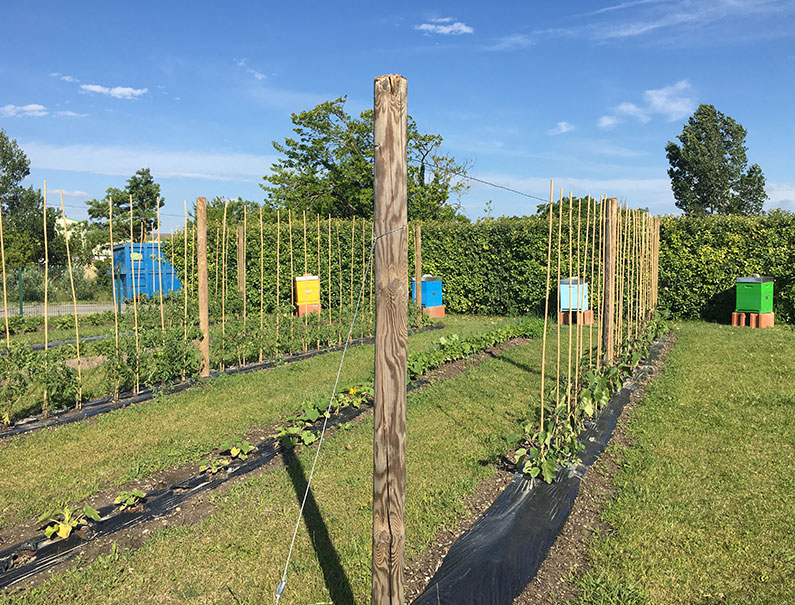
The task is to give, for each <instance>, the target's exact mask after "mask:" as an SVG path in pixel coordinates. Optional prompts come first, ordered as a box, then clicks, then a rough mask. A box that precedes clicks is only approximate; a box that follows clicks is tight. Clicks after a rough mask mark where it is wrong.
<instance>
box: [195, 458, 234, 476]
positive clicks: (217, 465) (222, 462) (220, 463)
mask: <svg viewBox="0 0 795 605" xmlns="http://www.w3.org/2000/svg"><path fill="white" fill-rule="evenodd" d="M227 466H229V460H227V459H226V458H214V459H213V460H207V461H206V462H202V463H201V464H200V465H199V472H200V473H204V472H206V473H207V474H208V475H214V474H215V473H217V472H218V471H222V470H224V469H225V468H226V467H227Z"/></svg>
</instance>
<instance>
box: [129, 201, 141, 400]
mask: <svg viewBox="0 0 795 605" xmlns="http://www.w3.org/2000/svg"><path fill="white" fill-rule="evenodd" d="M141 227H143V223H141ZM134 251H135V221H134V218H133V200H132V195H131V196H130V268H131V269H132V271H131V273H132V285H133V292H132V299H133V321H134V332H135V394H136V395H137V394H138V392H139V390H140V388H141V384H140V382H141V380H140V376H141V374H140V372H141V355H140V353H139V347H140V343H139V341H138V292H137V290H136V286H135V261H134V259H133V252H134ZM140 278H141V276H140V273H139V275H138V280H139V281H138V283H139V284H140V283H141V282H140Z"/></svg>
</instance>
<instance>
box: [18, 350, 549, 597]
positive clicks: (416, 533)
mask: <svg viewBox="0 0 795 605" xmlns="http://www.w3.org/2000/svg"><path fill="white" fill-rule="evenodd" d="M540 357H541V342H540V340H536V341H533V342H531V343H529V344H525V345H520V346H517V347H514V348H512V349H509V350H507V351H504V352H503V353H502V354H501V355H500V356H499V357H497V358H492V359H486V360H485V361H483V362H482V363H481V364H480V365H477V366H475V367H472V368H470V369H468V370H467V371H466V372H464V373H463V374H460V375H458V376H456V377H454V378H451V379H449V380H446V381H442V382H438V383H435V384H433V385H431V386H429V387H427V388H425V389H423V390H421V391H417V392H414V393H411V394H410V395H409V408H408V414H407V416H408V417H407V422H408V444H407V452H408V462H407V464H408V468H407V476H408V490H407V523H406V526H407V558H410V557H412V556H413V555H415V554H417V553H419V552H420V551H421V550H422V549H424V548H425V547H426V546H427V545H428V544H429V543H430V542H431V541H432V539H433V537H434V536H435V534H436V532H437V531H438V530H439V529H440V528H442V527H449V526H452V525H454V524H455V523H456V522H457V520H458V519H459V518H460V517H461V516H463V515H465V514H467V509H466V505H465V504H464V498H465V496H466V495H467V494H468V493H470V492H471V491H472V490H474V489H475V487H476V486H477V485H478V484H479V482H480V481H481V480H483V479H484V478H486V477H488V476H490V475H491V474H493V473H494V472H495V467H494V463H495V461H496V460H497V459H498V457H499V456H500V454H502V453H504V452H505V450H506V449H507V448H508V447H509V443H508V442H507V440H506V435H507V434H509V433H511V432H513V431H515V430H516V426H517V424H518V423H519V422H520V419H519V416H520V415H524V414H525V413H526V411H527V409H528V401H530V400H533V399H535V398H537V392H538V386H539V384H538V382H539V380H540V375H539V373H538V368H539V365H540ZM372 436H373V424H372V416H369V417H368V418H366V419H364V420H363V421H362V422H360V423H356V424H354V425H351V426H349V428H347V429H345V430H341V431H339V432H338V433H337V434H335V435H334V436H333V437H332V438H330V439H328V440H327V441H326V443H325V445H324V449H323V452H322V455H321V459H320V466H319V470H318V472H317V474H316V476H315V479H314V482H313V488H312V498H310V500H309V503H308V507H307V515H306V522H305V523H302V524H301V526H300V531H299V534H298V539H297V542H296V549H295V552H294V555H293V561H292V563H291V566H290V575H289V581H288V586H287V590H286V591H285V594H284V596H283V597H282V600H281V601H280V603H282V604H283V605H288V604H292V603H302V604H306V603H330V602H333V603H335V604H350V603H364V602H368V601H369V584H370V539H371V538H370V535H371V534H370V532H371V523H372V482H371V481H372V438H373V437H372ZM313 455H314V448H308V449H305V450H303V451H301V452H299V453H298V454H297V455H294V456H290V457H288V458H287V460H286V468H285V469H275V470H274V471H273V472H270V473H266V474H264V475H262V476H259V477H254V478H251V479H249V480H247V481H244V482H241V483H238V484H236V485H235V486H233V487H232V488H231V489H230V491H229V492H228V493H226V494H224V495H222V496H216V497H215V498H214V503H215V508H214V511H213V513H212V515H211V516H210V517H209V518H208V519H207V520H205V521H204V522H202V523H200V524H198V525H196V526H190V527H178V528H172V529H165V530H162V531H160V532H158V533H156V534H155V535H154V536H153V537H152V538H151V539H150V540H149V541H147V542H146V543H145V544H144V546H143V547H142V548H140V549H139V550H137V551H125V552H121V553H114V554H111V555H109V556H107V557H105V558H103V559H101V560H97V561H95V562H93V563H92V564H89V565H87V566H85V567H84V568H83V569H82V570H76V571H72V572H69V573H67V574H63V575H60V576H57V577H55V578H53V579H52V580H49V581H48V582H47V583H45V584H44V585H42V586H41V587H39V588H37V589H35V590H33V591H29V592H27V593H24V594H23V595H21V596H19V597H17V598H14V599H9V601H8V602H9V603H66V602H74V601H79V602H81V603H129V602H136V601H137V602H158V603H234V602H238V603H270V602H273V591H274V589H275V587H276V585H277V583H278V581H279V578H280V576H281V573H282V569H283V565H284V561H285V557H286V554H287V549H288V546H289V541H290V536H291V532H292V529H293V526H294V523H295V516H296V514H297V512H298V506H299V504H298V497H299V496H298V495H299V494H302V493H303V486H304V485H305V481H306V475H307V473H308V469H309V467H310V466H311V457H312V456H313ZM232 593H234V595H235V597H234V598H233V597H232Z"/></svg>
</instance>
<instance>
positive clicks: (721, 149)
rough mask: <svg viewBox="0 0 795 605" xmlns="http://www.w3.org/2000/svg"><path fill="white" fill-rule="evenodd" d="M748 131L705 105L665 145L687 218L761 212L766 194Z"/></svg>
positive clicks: (678, 202) (673, 184)
mask: <svg viewBox="0 0 795 605" xmlns="http://www.w3.org/2000/svg"><path fill="white" fill-rule="evenodd" d="M747 134H748V132H747V131H746V130H745V128H743V127H742V126H741V125H740V124H739V123H738V122H736V121H734V120H733V119H732V118H730V117H729V116H726V115H724V114H722V113H721V112H719V111H718V110H716V109H715V107H713V106H712V105H700V106H699V108H698V109H697V110H696V112H695V113H694V114H693V115H692V116H691V117H690V118H689V119H688V121H687V124H685V126H684V128H683V129H682V134H680V135H679V136H677V137H676V138H677V139H679V142H680V143H681V145H677V144H676V143H673V142H671V141H669V142H668V145H666V146H665V151H666V154H667V156H668V162H669V163H670V165H671V167H670V168H669V169H668V176H669V177H670V178H671V189H672V190H673V194H674V199H675V200H676V205H677V207H679V208H681V209H682V210H683V211H684V212H685V214H693V215H705V214H761V213H762V205H763V204H764V201H765V199H767V194H766V193H765V177H764V175H763V174H762V169H761V168H760V167H759V166H758V165H757V164H753V165H751V167H750V168H748V167H747V166H748V158H747V155H746V154H747V151H748V149H747V148H746V146H745V137H746V135H747Z"/></svg>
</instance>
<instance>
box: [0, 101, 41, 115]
mask: <svg viewBox="0 0 795 605" xmlns="http://www.w3.org/2000/svg"><path fill="white" fill-rule="evenodd" d="M48 113H49V112H48V111H47V108H46V107H44V105H39V104H38V103H30V104H29V105H3V106H0V117H3V118H39V117H42V116H46V115H47V114H48Z"/></svg>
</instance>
